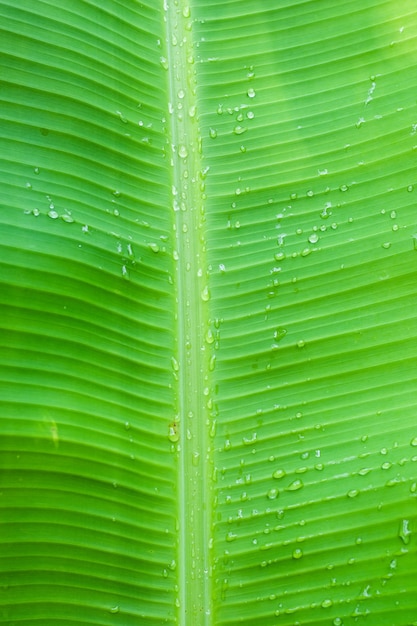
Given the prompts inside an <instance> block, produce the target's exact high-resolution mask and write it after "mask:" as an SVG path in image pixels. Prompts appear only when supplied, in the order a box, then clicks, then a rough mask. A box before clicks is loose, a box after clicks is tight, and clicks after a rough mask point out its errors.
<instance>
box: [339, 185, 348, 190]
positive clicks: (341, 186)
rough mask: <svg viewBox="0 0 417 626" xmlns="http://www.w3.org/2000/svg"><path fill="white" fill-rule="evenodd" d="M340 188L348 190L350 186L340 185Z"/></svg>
mask: <svg viewBox="0 0 417 626" xmlns="http://www.w3.org/2000/svg"><path fill="white" fill-rule="evenodd" d="M339 189H340V191H347V190H348V189H349V187H348V186H347V185H340V187H339Z"/></svg>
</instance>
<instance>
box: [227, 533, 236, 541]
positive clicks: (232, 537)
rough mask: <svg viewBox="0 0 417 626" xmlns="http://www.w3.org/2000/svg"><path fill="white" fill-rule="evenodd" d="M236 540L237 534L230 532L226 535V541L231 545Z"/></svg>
mask: <svg viewBox="0 0 417 626" xmlns="http://www.w3.org/2000/svg"><path fill="white" fill-rule="evenodd" d="M236 538H237V535H236V533H232V532H231V531H230V532H228V533H227V535H226V541H228V542H229V543H230V542H232V541H235V539H236Z"/></svg>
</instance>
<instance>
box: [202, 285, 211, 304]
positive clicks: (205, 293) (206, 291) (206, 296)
mask: <svg viewBox="0 0 417 626" xmlns="http://www.w3.org/2000/svg"><path fill="white" fill-rule="evenodd" d="M201 299H202V300H203V302H208V301H209V300H210V291H209V288H208V286H207V285H206V286H205V287H204V289H203V290H202V292H201Z"/></svg>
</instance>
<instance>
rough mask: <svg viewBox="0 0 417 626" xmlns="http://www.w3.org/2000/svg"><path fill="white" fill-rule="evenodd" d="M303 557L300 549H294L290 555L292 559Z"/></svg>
mask: <svg viewBox="0 0 417 626" xmlns="http://www.w3.org/2000/svg"><path fill="white" fill-rule="evenodd" d="M302 556H303V551H302V550H301V549H300V548H296V549H295V550H294V551H293V553H292V558H293V559H301V557H302Z"/></svg>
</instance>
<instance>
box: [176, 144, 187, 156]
mask: <svg viewBox="0 0 417 626" xmlns="http://www.w3.org/2000/svg"><path fill="white" fill-rule="evenodd" d="M178 154H179V155H180V157H181V158H182V159H185V158H186V157H187V156H188V150H187V148H186V146H184V145H181V146H180V147H179V150H178Z"/></svg>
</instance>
